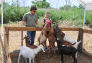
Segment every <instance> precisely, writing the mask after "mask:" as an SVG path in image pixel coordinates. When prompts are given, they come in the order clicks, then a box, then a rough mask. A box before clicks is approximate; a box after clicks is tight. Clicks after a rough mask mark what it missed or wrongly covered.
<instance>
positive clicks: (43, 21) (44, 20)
mask: <svg viewBox="0 0 92 63" xmlns="http://www.w3.org/2000/svg"><path fill="white" fill-rule="evenodd" d="M46 22H47V23H48V27H51V19H50V18H44V19H43V20H42V25H43V26H44V25H45V23H46Z"/></svg>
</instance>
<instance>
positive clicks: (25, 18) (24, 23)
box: [22, 14, 27, 26]
mask: <svg viewBox="0 0 92 63" xmlns="http://www.w3.org/2000/svg"><path fill="white" fill-rule="evenodd" d="M26 22H27V15H26V14H25V15H24V16H23V20H22V24H23V25H24V26H27V24H26Z"/></svg>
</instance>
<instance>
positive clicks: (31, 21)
mask: <svg viewBox="0 0 92 63" xmlns="http://www.w3.org/2000/svg"><path fill="white" fill-rule="evenodd" d="M37 20H38V16H37V14H34V15H32V14H31V13H30V12H28V13H26V14H25V15H24V16H23V21H26V26H27V27H36V21H37Z"/></svg>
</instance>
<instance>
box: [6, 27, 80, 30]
mask: <svg viewBox="0 0 92 63" xmlns="http://www.w3.org/2000/svg"><path fill="white" fill-rule="evenodd" d="M6 28H8V29H9V31H41V30H42V28H41V27H6ZM60 28H61V27H60ZM49 29H50V28H49ZM49 29H48V30H49ZM61 29H62V30H63V31H78V30H79V28H61Z"/></svg>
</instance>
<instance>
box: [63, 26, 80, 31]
mask: <svg viewBox="0 0 92 63" xmlns="http://www.w3.org/2000/svg"><path fill="white" fill-rule="evenodd" d="M61 29H62V31H79V29H80V28H66V27H63V28H61Z"/></svg>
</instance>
